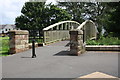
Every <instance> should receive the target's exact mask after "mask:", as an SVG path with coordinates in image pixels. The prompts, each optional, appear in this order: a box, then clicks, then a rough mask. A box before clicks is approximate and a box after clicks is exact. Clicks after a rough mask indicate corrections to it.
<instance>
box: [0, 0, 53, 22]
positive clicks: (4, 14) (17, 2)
mask: <svg viewBox="0 0 120 80" xmlns="http://www.w3.org/2000/svg"><path fill="white" fill-rule="evenodd" d="M27 1H29V0H0V24H15V18H16V17H17V16H20V15H21V9H22V7H23V5H24V3H25V2H27ZM47 2H48V3H50V2H54V0H48V1H47Z"/></svg>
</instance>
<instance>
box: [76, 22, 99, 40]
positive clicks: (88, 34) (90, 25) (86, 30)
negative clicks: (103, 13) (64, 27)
mask: <svg viewBox="0 0 120 80" xmlns="http://www.w3.org/2000/svg"><path fill="white" fill-rule="evenodd" d="M77 30H82V31H83V40H84V41H86V40H91V39H96V38H97V32H98V31H97V27H96V25H95V23H94V22H93V21H91V20H86V21H85V22H83V23H82V24H81V25H80V26H78V28H77Z"/></svg>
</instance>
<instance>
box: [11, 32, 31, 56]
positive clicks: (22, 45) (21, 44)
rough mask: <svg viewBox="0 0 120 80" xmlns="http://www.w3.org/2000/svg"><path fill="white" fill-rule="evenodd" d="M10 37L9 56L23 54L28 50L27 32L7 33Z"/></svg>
mask: <svg viewBox="0 0 120 80" xmlns="http://www.w3.org/2000/svg"><path fill="white" fill-rule="evenodd" d="M9 37H10V54H15V53H18V52H23V51H25V50H28V49H29V45H28V43H29V42H28V40H29V32H28V31H27V30H12V31H9Z"/></svg>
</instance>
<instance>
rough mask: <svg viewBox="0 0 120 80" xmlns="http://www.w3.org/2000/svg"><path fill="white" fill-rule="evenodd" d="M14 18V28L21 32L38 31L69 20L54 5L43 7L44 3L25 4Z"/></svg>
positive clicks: (67, 16) (69, 17)
mask: <svg viewBox="0 0 120 80" xmlns="http://www.w3.org/2000/svg"><path fill="white" fill-rule="evenodd" d="M21 13H22V14H21V15H20V16H18V17H17V18H16V23H15V24H16V27H18V28H20V29H22V30H29V32H30V33H31V31H32V30H39V34H40V32H41V30H42V29H43V28H44V27H47V26H49V25H50V24H54V23H56V22H59V21H62V20H70V19H71V16H70V15H69V14H68V13H67V12H66V11H65V10H63V9H60V8H58V7H57V6H55V5H52V4H49V5H45V2H26V3H25V5H24V6H23V8H22V10H21Z"/></svg>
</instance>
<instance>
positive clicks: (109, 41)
mask: <svg viewBox="0 0 120 80" xmlns="http://www.w3.org/2000/svg"><path fill="white" fill-rule="evenodd" d="M86 44H87V45H120V40H119V39H118V38H117V37H101V38H100V39H99V40H88V41H86Z"/></svg>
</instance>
